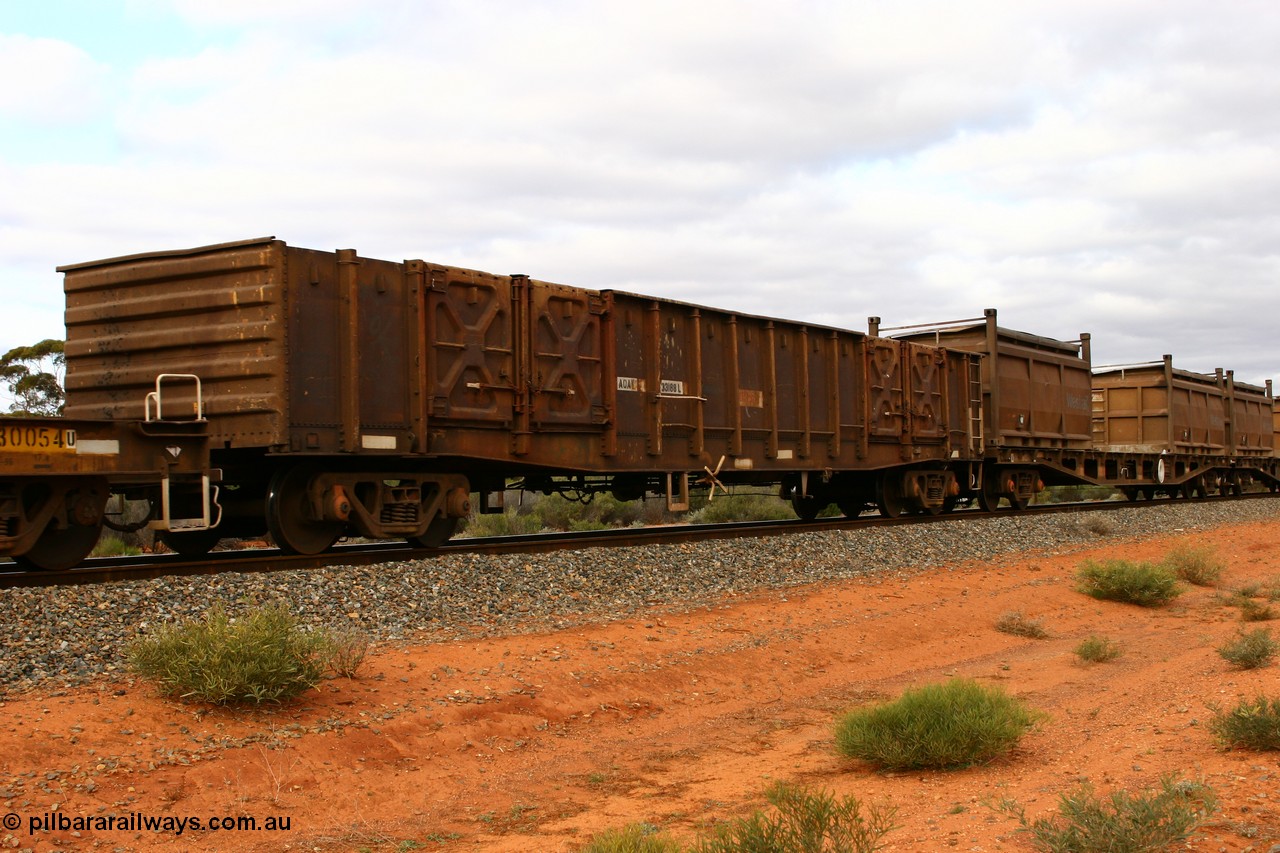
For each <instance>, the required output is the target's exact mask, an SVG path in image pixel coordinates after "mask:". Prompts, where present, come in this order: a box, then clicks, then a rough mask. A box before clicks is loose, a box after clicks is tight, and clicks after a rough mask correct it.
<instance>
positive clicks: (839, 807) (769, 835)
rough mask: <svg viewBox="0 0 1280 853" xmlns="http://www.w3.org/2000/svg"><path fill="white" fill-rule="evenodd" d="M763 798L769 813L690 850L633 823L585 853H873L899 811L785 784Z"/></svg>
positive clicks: (721, 830)
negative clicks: (864, 805) (770, 807)
mask: <svg viewBox="0 0 1280 853" xmlns="http://www.w3.org/2000/svg"><path fill="white" fill-rule="evenodd" d="M764 795H765V799H767V800H768V801H769V803H770V805H772V806H773V809H772V810H771V811H769V812H765V811H762V810H757V811H756V812H755V813H753V814H752V815H750V816H749V817H743V818H736V819H734V820H730V821H726V822H724V823H721V824H719V825H717V826H715V827H713V828H712V829H711V830H710V831H709V832H708V833H706V834H704V835H703V836H702V837H700V838H699V839H698V840H697V841H695V842H694V843H693V844H691V845H690V846H688V847H687V848H686V847H684V846H682V845H681V844H680V843H679V842H678V841H676V840H675V839H673V838H672V837H671V836H669V835H667V834H666V833H663V832H660V831H659V830H658V828H657V827H655V826H652V825H650V824H646V823H633V824H630V825H628V826H625V827H623V828H622V829H613V830H609V831H608V832H605V833H602V834H601V835H598V836H596V837H595V838H593V839H592V840H591V841H590V843H588V844H587V845H586V846H585V847H583V848H581V853H681V851H682V850H688V851H689V853H873V851H875V850H879V849H880V847H881V844H880V840H881V839H882V838H883V837H884V835H885V834H886V833H888V832H889V831H890V830H891V829H893V828H894V824H893V818H894V815H895V814H896V812H897V810H896V809H894V808H893V807H879V806H870V807H867V808H864V807H863V805H862V803H861V802H859V801H858V799H857V798H856V797H852V796H844V797H840V798H837V797H836V796H835V795H834V794H833V793H831V792H829V791H825V790H818V791H815V790H810V789H808V788H805V787H803V786H799V785H791V784H788V783H786V782H779V783H777V784H775V785H773V786H772V787H770V788H769V789H768V790H766V791H765V794H764Z"/></svg>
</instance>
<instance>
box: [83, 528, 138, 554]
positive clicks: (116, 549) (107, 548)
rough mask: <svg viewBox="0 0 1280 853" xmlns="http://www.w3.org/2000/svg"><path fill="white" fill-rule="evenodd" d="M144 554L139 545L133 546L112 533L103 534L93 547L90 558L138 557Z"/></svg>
mask: <svg viewBox="0 0 1280 853" xmlns="http://www.w3.org/2000/svg"><path fill="white" fill-rule="evenodd" d="M141 553H142V549H141V548H139V547H138V546H137V545H131V544H129V543H128V542H125V541H124V540H123V539H121V538H120V537H118V536H115V535H114V534H112V533H103V534H102V538H101V539H99V540H98V544H97V545H94V546H93V551H91V552H90V553H89V556H90V557H136V556H138V555H139V554H141Z"/></svg>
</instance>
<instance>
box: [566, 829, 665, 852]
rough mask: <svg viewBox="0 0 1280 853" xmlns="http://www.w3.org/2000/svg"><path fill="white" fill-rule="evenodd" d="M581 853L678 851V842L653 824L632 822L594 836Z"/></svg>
mask: <svg viewBox="0 0 1280 853" xmlns="http://www.w3.org/2000/svg"><path fill="white" fill-rule="evenodd" d="M581 853H680V844H679V842H677V841H676V840H675V839H673V838H671V837H670V836H668V835H666V834H664V833H661V832H659V831H658V829H657V827H655V826H652V825H650V824H647V823H633V824H629V825H627V826H624V827H623V828H622V829H611V830H609V831H608V832H605V833H602V834H600V835H598V836H596V837H595V838H593V839H591V843H589V844H588V845H587V846H586V847H583V848H582V850H581Z"/></svg>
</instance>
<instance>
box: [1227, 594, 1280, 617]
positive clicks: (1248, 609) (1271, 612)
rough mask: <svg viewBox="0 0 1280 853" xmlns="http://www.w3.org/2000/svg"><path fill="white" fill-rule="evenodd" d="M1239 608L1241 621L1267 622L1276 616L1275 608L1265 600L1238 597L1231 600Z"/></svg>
mask: <svg viewBox="0 0 1280 853" xmlns="http://www.w3.org/2000/svg"><path fill="white" fill-rule="evenodd" d="M1233 603H1234V604H1235V605H1237V606H1238V607H1239V608H1240V621H1241V622H1269V621H1271V620H1272V619H1274V618H1276V611H1275V608H1274V607H1272V606H1271V605H1270V604H1268V603H1266V602H1265V601H1254V600H1253V599H1252V598H1244V597H1240V598H1237V599H1235V600H1234V602H1233Z"/></svg>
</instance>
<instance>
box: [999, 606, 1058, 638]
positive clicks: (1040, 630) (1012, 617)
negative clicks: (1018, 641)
mask: <svg viewBox="0 0 1280 853" xmlns="http://www.w3.org/2000/svg"><path fill="white" fill-rule="evenodd" d="M996 630H997V631H999V632H1000V633H1002V634H1013V635H1014V636H1015V637H1031V638H1032V639H1036V640H1043V639H1044V638H1045V637H1047V636H1049V632H1048V631H1046V630H1045V628H1044V624H1043V623H1042V622H1041V621H1040V620H1039V619H1030V618H1028V617H1026V616H1023V615H1022V614H1021V613H1019V612H1017V611H1010V612H1009V613H1005V614H1004V615H1003V616H1001V617H1000V618H999V619H997V620H996Z"/></svg>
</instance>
